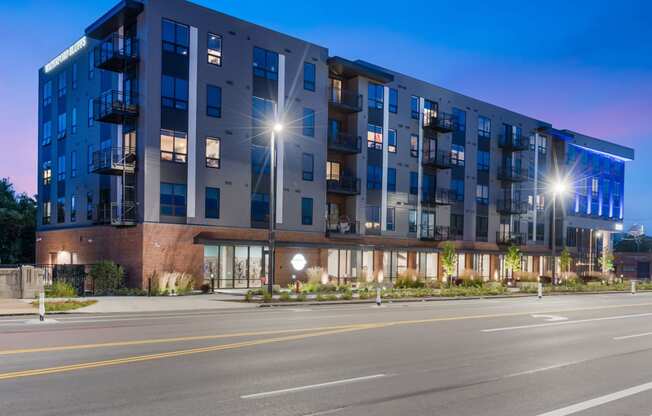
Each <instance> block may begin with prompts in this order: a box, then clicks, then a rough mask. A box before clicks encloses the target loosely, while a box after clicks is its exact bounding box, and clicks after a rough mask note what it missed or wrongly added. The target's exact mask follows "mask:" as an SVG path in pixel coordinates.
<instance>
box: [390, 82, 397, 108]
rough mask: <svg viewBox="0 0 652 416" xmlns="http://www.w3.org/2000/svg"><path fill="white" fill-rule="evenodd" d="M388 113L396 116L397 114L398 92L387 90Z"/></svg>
mask: <svg viewBox="0 0 652 416" xmlns="http://www.w3.org/2000/svg"><path fill="white" fill-rule="evenodd" d="M389 112H390V113H394V114H396V113H397V112H398V90H397V89H396V88H390V89H389Z"/></svg>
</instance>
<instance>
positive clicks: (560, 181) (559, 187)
mask: <svg viewBox="0 0 652 416" xmlns="http://www.w3.org/2000/svg"><path fill="white" fill-rule="evenodd" d="M569 188H570V186H569V185H568V182H567V181H566V179H564V178H557V180H555V182H554V183H553V184H552V244H551V246H552V284H553V285H554V284H555V283H557V279H556V276H555V274H556V273H557V257H556V255H555V254H556V252H557V247H556V246H557V196H563V195H564V194H565V193H566V192H568V189H569Z"/></svg>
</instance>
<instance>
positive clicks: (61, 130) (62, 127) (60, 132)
mask: <svg viewBox="0 0 652 416" xmlns="http://www.w3.org/2000/svg"><path fill="white" fill-rule="evenodd" d="M57 121H58V122H57V139H63V138H64V137H66V113H61V114H59V117H58V118H57Z"/></svg>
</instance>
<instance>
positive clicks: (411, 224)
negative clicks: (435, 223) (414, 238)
mask: <svg viewBox="0 0 652 416" xmlns="http://www.w3.org/2000/svg"><path fill="white" fill-rule="evenodd" d="M408 232H411V233H416V232H417V210H416V209H411V210H410V211H409V212H408Z"/></svg>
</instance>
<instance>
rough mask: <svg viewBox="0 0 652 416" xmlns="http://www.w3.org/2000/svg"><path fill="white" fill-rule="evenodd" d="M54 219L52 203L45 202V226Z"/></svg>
mask: <svg viewBox="0 0 652 416" xmlns="http://www.w3.org/2000/svg"><path fill="white" fill-rule="evenodd" d="M51 219H52V203H51V202H50V201H43V224H49V223H50V222H51Z"/></svg>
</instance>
